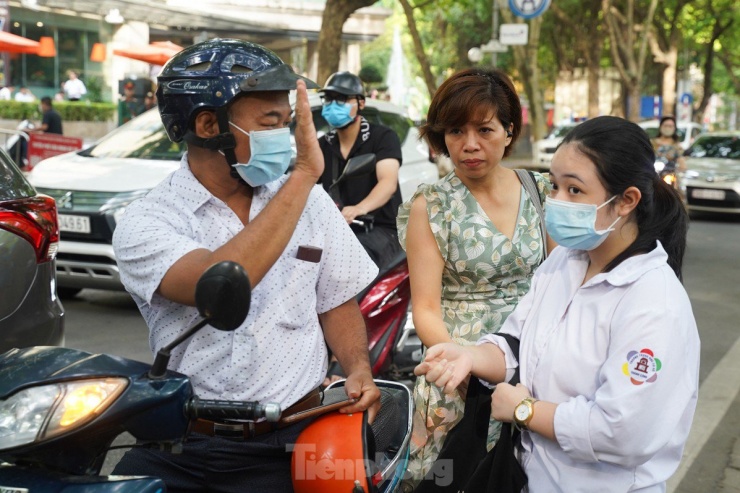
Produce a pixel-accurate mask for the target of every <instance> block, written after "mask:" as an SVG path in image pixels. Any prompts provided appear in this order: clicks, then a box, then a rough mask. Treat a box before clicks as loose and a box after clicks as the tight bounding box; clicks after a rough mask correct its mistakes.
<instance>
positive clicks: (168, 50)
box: [113, 41, 182, 65]
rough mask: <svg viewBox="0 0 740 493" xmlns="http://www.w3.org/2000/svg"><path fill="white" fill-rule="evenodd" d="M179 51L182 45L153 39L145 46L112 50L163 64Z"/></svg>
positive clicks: (134, 58) (126, 55)
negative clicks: (153, 40)
mask: <svg viewBox="0 0 740 493" xmlns="http://www.w3.org/2000/svg"><path fill="white" fill-rule="evenodd" d="M180 51H182V46H180V45H176V44H175V43H172V42H171V41H155V42H153V43H151V44H149V45H146V46H132V47H130V48H116V49H114V50H113V54H114V55H119V56H123V57H126V58H131V59H133V60H139V61H141V62H146V63H151V64H153V65H164V64H165V63H167V60H169V59H170V58H172V57H173V56H174V55H175V54H176V53H178V52H180Z"/></svg>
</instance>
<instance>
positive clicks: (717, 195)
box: [691, 188, 725, 200]
mask: <svg viewBox="0 0 740 493" xmlns="http://www.w3.org/2000/svg"><path fill="white" fill-rule="evenodd" d="M691 196H692V197H693V198H695V199H706V200H725V191H724V190H708V189H706V188H696V189H694V190H692V191H691Z"/></svg>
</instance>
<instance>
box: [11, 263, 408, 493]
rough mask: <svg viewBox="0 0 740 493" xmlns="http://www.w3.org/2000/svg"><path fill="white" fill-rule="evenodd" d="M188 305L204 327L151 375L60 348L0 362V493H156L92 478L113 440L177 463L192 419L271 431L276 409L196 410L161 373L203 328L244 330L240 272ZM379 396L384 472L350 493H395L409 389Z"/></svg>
mask: <svg viewBox="0 0 740 493" xmlns="http://www.w3.org/2000/svg"><path fill="white" fill-rule="evenodd" d="M195 297H196V306H197V308H198V312H199V314H200V315H201V316H202V319H201V320H200V321H198V322H197V323H196V324H195V325H193V326H192V327H191V328H189V329H188V330H186V331H184V332H183V333H182V334H181V335H180V336H178V337H177V338H176V339H175V340H174V341H172V342H171V343H170V344H168V345H167V346H165V347H163V348H162V349H160V350H159V352H158V353H157V355H156V357H155V360H154V363H153V364H152V365H147V364H145V363H141V362H137V361H132V360H129V359H125V358H121V357H117V356H112V355H105V354H90V353H86V352H83V351H79V350H76V349H68V348H61V347H30V348H25V349H12V350H10V351H8V352H6V353H4V354H2V355H0V491H2V492H13V493H28V492H30V491H44V492H64V493H113V492H115V493H129V492H131V493H133V492H137V493H142V492H143V493H148V492H152V493H154V492H160V493H161V492H163V491H166V488H165V484H164V482H163V481H162V480H161V479H159V478H153V477H138V476H100V471H101V468H102V466H103V463H104V460H105V455H106V453H107V452H108V450H110V449H111V444H112V443H113V440H114V439H115V438H116V437H117V436H119V435H120V434H122V433H124V432H128V433H130V434H131V435H132V436H133V437H135V438H136V439H137V442H138V445H139V446H147V447H156V448H159V449H161V450H167V451H171V452H172V453H177V452H178V451H179V450H181V447H182V444H183V442H184V441H185V440H186V439H187V436H188V433H189V432H190V428H191V426H192V423H194V422H195V420H197V419H201V418H202V419H210V420H216V421H240V420H258V419H262V418H264V419H266V420H267V421H271V422H276V421H278V420H279V419H280V415H281V410H280V406H279V405H278V404H274V403H266V404H261V403H258V402H248V401H219V400H203V399H200V398H198V397H197V395H195V393H194V390H193V387H192V385H191V383H190V379H189V378H188V377H187V376H186V375H183V374H180V373H177V372H174V371H169V370H167V364H168V362H169V359H170V353H171V351H172V349H174V348H175V347H177V346H178V345H180V344H182V343H183V342H185V341H186V340H188V339H189V338H190V337H191V336H193V335H194V334H195V333H196V332H198V331H199V330H200V329H201V328H203V327H204V326H205V325H206V324H208V325H209V326H211V327H213V328H215V329H218V330H225V331H232V330H236V329H237V328H238V327H239V326H240V325H241V324H242V323H243V321H244V320H245V319H246V316H247V313H248V310H249V302H250V286H249V281H248V279H247V276H246V272H245V271H244V269H243V268H242V267H241V266H239V265H238V264H236V263H233V262H221V263H218V264H215V265H214V266H212V267H210V268H209V269H208V270H206V272H205V273H204V274H203V275H202V277H201V278H200V280H199V281H198V284H197V287H196V293H195ZM337 385H339V384H337ZM378 386H379V388H380V389H381V398H382V399H384V400H385V401H386V403H388V405H387V408H388V409H387V410H386V411H383V409H382V408H381V412H380V414H379V415H378V418H377V419H376V421H377V422H378V423H381V424H382V423H386V425H387V424H388V418H387V417H386V416H387V415H388V412H390V411H395V412H396V414H397V415H398V414H400V419H396V418H394V419H393V422H392V423H391V424H393V425H394V426H393V427H392V428H393V432H392V436H387V437H386V438H382V437H383V435H382V432H383V430H382V429H378V430H377V431H376V430H375V429H373V430H372V431H373V433H374V434H375V436H376V439H375V440H376V442H379V443H380V445H381V446H382V448H380V447H378V448H376V452H377V454H378V457H379V459H378V460H377V463H378V464H379V467H380V466H382V467H380V469H378V470H377V471H374V472H373V474H374V475H375V476H374V477H373V481H372V482H371V483H370V484H371V485H372V486H368V487H367V488H366V489H365V490H358V491H366V493H370V492H373V493H375V492H377V493H385V492H387V491H392V490H391V489H390V488H391V487H395V486H394V485H395V484H397V482H398V480H397V477H398V476H399V474H402V472H401V469H405V459H404V457H407V456H408V442H409V438H410V430H411V410H412V407H413V403H412V402H411V397H410V395H409V393H408V389H406V388H405V387H403V386H401V385H400V384H395V383H393V382H386V383H384V382H378ZM401 387H402V388H401ZM343 393H344V391H341V393H340V394H343ZM336 394H337V393H336V392H335V399H338V398H337V397H336ZM342 398H344V399H346V394H345V395H343V396H342ZM323 404H324V402H322V407H324V406H323ZM335 407H336V406H335ZM326 409H327V410H328V409H334V407H331V406H326ZM333 414H337V415H339V413H333ZM366 414H367V413H362V415H364V416H366ZM357 415H359V414H357ZM325 416H327V415H325ZM322 417H323V416H322ZM364 419H365V421H366V420H367V418H366V417H365V418H364ZM312 426H313V424H311V425H309V426H308V427H307V428H306V429H305V430H304V432H305V431H306V430H309V429H311V428H312ZM377 437H380V438H377ZM347 491H348V493H350V492H352V491H353V490H347Z"/></svg>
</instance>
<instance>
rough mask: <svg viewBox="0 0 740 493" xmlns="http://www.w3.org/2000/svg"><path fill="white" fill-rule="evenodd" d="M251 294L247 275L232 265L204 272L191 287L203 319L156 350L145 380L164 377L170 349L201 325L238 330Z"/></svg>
mask: <svg viewBox="0 0 740 493" xmlns="http://www.w3.org/2000/svg"><path fill="white" fill-rule="evenodd" d="M251 295H252V290H251V287H250V285H249V278H248V277H247V273H246V271H245V270H244V268H243V267H242V266H241V265H239V264H237V263H236V262H231V261H226V260H225V261H223V262H219V263H217V264H213V265H212V266H210V267H209V268H208V269H206V271H205V272H204V273H203V274H202V275H201V276H200V279H198V284H196V285H195V306H196V307H197V308H198V313H200V314H201V316H202V317H203V319H202V320H200V321H199V322H198V323H196V324H195V325H193V326H192V327H190V328H189V329H188V330H186V331H185V332H183V333H182V334H180V335H179V336H178V337H177V338H176V339H175V340H174V341H172V342H171V343H169V344H167V345H166V346H164V347H163V348H161V349H160V350H159V351H157V356H156V357H155V358H154V363H153V364H152V367H151V368H150V369H149V378H152V379H158V378H162V377H164V376H165V374H166V373H167V364H168V363H169V361H170V354H171V353H172V349H174V348H176V347H177V346H179V345H180V344H182V342H183V341H185V340H186V339H189V338H190V337H191V336H192V335H193V334H195V333H196V332H198V331H199V330H200V329H201V328H203V326H204V325H206V324H210V325H211V326H212V327H215V328H216V329H218V330H226V331H230V330H235V329H236V328H237V327H239V326H240V325H241V324H242V323H243V322H244V320H245V319H246V318H247V313H249V303H250V300H251Z"/></svg>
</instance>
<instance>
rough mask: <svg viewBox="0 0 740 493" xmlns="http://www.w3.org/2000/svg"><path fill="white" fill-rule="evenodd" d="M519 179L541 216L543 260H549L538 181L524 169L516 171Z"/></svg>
mask: <svg viewBox="0 0 740 493" xmlns="http://www.w3.org/2000/svg"><path fill="white" fill-rule="evenodd" d="M514 171H515V172H516V174H517V176H518V177H519V181H520V182H522V186H524V190H526V191H527V194H528V195H529V198H530V200H531V201H532V205H534V208H535V210H536V211H537V215H539V216H540V236H542V253H543V256H542V259H543V260H544V259H546V258H547V230H546V229H545V211H544V210H543V209H542V200H541V199H540V192H539V190H538V189H537V181H536V180H535V178H534V173H532V172H531V171H527V170H523V169H515V170H514Z"/></svg>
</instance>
